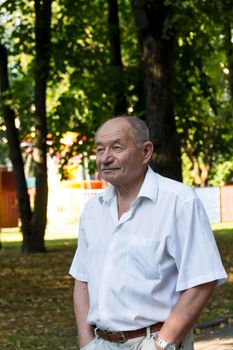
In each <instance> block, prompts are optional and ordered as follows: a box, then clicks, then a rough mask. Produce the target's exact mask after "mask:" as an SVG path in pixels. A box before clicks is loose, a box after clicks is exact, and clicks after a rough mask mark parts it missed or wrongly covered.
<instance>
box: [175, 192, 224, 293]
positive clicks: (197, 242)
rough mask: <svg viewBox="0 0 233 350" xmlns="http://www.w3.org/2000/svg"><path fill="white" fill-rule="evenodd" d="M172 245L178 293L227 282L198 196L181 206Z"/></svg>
mask: <svg viewBox="0 0 233 350" xmlns="http://www.w3.org/2000/svg"><path fill="white" fill-rule="evenodd" d="M174 246H175V259H176V265H177V268H178V279H177V285H176V291H177V292H179V291H182V290H185V289H188V288H192V287H194V286H197V285H200V284H203V283H207V282H211V281H215V280H217V281H218V285H220V284H222V283H224V282H225V281H226V279H227V274H226V272H225V269H224V267H223V265H222V261H221V257H220V254H219V251H218V247H217V244H216V241H215V238H214V235H213V232H212V230H211V227H210V223H209V220H208V217H207V214H206V212H205V209H204V207H203V205H202V203H201V201H200V200H199V199H198V198H197V197H194V198H193V199H192V200H189V201H188V202H186V203H184V204H183V206H182V208H181V209H180V211H179V214H178V217H177V226H176V235H175V241H174Z"/></svg>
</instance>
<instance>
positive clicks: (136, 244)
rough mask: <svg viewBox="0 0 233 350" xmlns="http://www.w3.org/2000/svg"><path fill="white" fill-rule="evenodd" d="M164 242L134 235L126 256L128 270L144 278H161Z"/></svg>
mask: <svg viewBox="0 0 233 350" xmlns="http://www.w3.org/2000/svg"><path fill="white" fill-rule="evenodd" d="M161 255H162V243H161V242H160V241H150V240H148V239H146V238H144V237H138V236H136V235H132V237H131V241H130V245H129V249H128V252H127V257H126V272H127V273H129V274H131V275H134V276H136V277H139V278H142V279H160V278H161Z"/></svg>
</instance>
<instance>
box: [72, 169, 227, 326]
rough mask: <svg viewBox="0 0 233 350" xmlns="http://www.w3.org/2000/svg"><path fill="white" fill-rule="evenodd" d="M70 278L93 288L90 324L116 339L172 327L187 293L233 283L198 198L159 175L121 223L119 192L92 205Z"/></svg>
mask: <svg viewBox="0 0 233 350" xmlns="http://www.w3.org/2000/svg"><path fill="white" fill-rule="evenodd" d="M70 274H71V275H72V276H73V277H74V278H75V279H77V280H80V281H85V282H88V290H89V298H90V310H89V313H88V319H87V321H88V322H89V323H91V324H94V325H96V326H98V327H100V328H102V329H108V330H116V331H117V330H133V329H137V328H142V327H145V326H148V325H151V324H154V323H156V322H160V321H165V320H166V319H167V317H168V315H169V313H170V312H171V310H172V308H173V307H174V305H175V304H176V302H177V299H178V297H179V295H180V292H181V291H183V290H185V289H188V288H191V287H194V286H196V285H199V284H202V283H206V282H210V281H213V280H218V284H221V283H223V282H224V281H225V280H226V278H227V275H226V272H225V270H224V268H223V266H222V262H221V258H220V255H219V252H218V249H217V246H216V243H215V240H214V237H213V233H212V231H211V228H210V224H209V221H208V218H207V215H206V213H205V210H204V208H203V206H202V203H201V202H200V200H199V199H198V198H197V196H196V194H195V192H194V190H193V189H192V188H190V187H188V186H186V185H184V184H182V183H179V182H176V181H173V180H170V179H168V178H165V177H162V176H160V175H158V174H156V173H154V172H153V171H152V169H151V168H148V171H147V174H146V177H145V180H144V182H143V184H142V187H141V189H140V191H139V193H138V196H137V198H136V200H135V201H134V202H133V203H132V205H131V208H130V210H129V211H128V212H126V213H125V214H123V215H122V216H121V218H120V219H118V211H117V199H116V194H115V190H114V187H113V186H111V185H110V186H109V187H108V188H107V189H106V190H105V191H104V192H102V193H101V194H99V195H98V196H96V197H94V198H92V199H91V200H90V201H89V202H88V203H87V205H86V206H85V208H84V210H83V213H82V216H81V221H80V230H79V240H78V249H77V251H76V253H75V256H74V259H73V262H72V265H71V268H70Z"/></svg>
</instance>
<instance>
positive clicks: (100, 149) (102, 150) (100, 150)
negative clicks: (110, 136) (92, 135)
mask: <svg viewBox="0 0 233 350" xmlns="http://www.w3.org/2000/svg"><path fill="white" fill-rule="evenodd" d="M96 152H97V153H101V152H104V149H103V148H97V150H96Z"/></svg>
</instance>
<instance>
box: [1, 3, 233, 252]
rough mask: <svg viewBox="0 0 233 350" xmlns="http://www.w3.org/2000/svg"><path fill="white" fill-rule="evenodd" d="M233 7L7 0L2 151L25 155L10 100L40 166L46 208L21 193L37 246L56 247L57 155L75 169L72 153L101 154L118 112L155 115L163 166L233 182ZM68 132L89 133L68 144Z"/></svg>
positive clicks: (154, 134) (30, 244)
mask: <svg viewBox="0 0 233 350" xmlns="http://www.w3.org/2000/svg"><path fill="white" fill-rule="evenodd" d="M50 10H51V12H50ZM232 16H233V4H232V1H230V0H226V1H224V3H223V2H222V1H220V0H213V1H212V2H207V1H203V0H193V1H190V0H185V1H183V0H173V1H172V0H166V1H165V0H164V1H162V0H157V1H155V0H154V1H153V0H151V1H144V0H141V1H139V0H131V1H130V0H118V1H117V0H108V1H103V0H93V1H92V2H91V3H90V2H89V3H88V2H86V1H84V0H77V1H71V0H53V1H52V0H43V1H42V0H31V1H30V0H29V1H26V0H14V1H13V0H5V1H4V0H1V1H0V21H1V26H0V44H1V47H2V48H3V52H6V53H7V56H8V82H9V84H8V87H6V86H5V88H3V89H2V88H1V102H2V103H1V113H0V137H1V139H0V162H1V163H6V164H8V163H9V159H11V162H12V163H13V164H14V162H13V158H12V153H10V152H9V150H10V144H11V142H10V139H11V141H12V138H14V137H13V136H9V125H7V123H6V118H5V117H4V113H5V112H6V106H8V107H7V108H8V109H9V108H10V110H11V112H12V113H13V119H14V123H12V124H11V126H10V129H12V128H15V132H17V134H18V138H19V144H20V145H21V150H20V152H21V153H22V149H23V150H24V152H23V153H22V156H23V159H24V158H25V152H28V153H30V154H31V158H32V164H33V167H32V169H33V172H34V176H35V177H36V187H37V192H36V193H37V194H36V201H35V207H34V208H29V205H30V204H28V202H27V200H26V199H25V198H26V196H27V195H26V194H25V193H26V192H24V200H23V201H19V206H20V205H22V210H21V220H22V213H23V210H25V206H26V208H27V210H26V211H27V220H29V222H30V226H28V224H26V227H27V230H26V229H25V230H26V231H25V233H24V234H25V237H24V238H25V239H24V243H25V246H24V250H25V251H27V250H36V251H38V250H40V251H43V250H44V245H43V235H44V230H45V225H46V205H47V190H48V189H47V164H46V154H48V153H50V155H56V154H58V153H60V152H61V151H63V153H62V155H63V156H62V157H61V159H60V166H61V174H63V177H64V176H65V175H64V174H65V171H64V168H65V166H66V164H67V161H68V159H69V158H70V156H71V155H73V154H78V153H83V152H86V153H85V154H87V155H89V154H92V153H93V150H94V143H93V140H94V132H95V130H96V129H97V127H98V126H99V124H100V123H102V122H103V121H104V120H106V119H107V118H108V117H109V116H112V115H114V114H119V113H124V112H126V113H127V114H131V115H137V116H139V117H141V118H142V119H144V120H146V122H147V123H148V125H149V128H150V132H151V138H152V141H153V142H154V145H155V153H154V156H153V159H152V166H153V167H154V168H155V169H157V170H158V171H159V172H160V173H161V174H164V175H166V176H169V177H171V178H174V179H178V180H181V179H182V178H183V181H184V182H186V183H188V184H190V185H198V186H205V185H221V184H223V183H227V182H230V181H232V176H233V167H232V165H233V161H232V155H233V142H232V141H233V140H232V126H233V122H232V121H233V102H232V101H233V40H232V30H233V29H232V20H231V19H232ZM4 50H5V51H4ZM2 58H3V56H2V53H1V58H0V59H1V65H2V64H3V63H4V62H3V59H2ZM2 67H3V66H2ZM1 75H2V74H1ZM0 79H1V81H2V76H1V77H0ZM4 111H5V112H4ZM7 128H8V132H7ZM11 131H12V130H11ZM67 131H73V132H77V133H78V137H77V139H75V140H74V142H73V144H72V145H71V146H70V149H68V150H67V151H66V152H65V153H64V150H62V149H61V148H62V147H63V146H62V144H61V142H60V140H61V138H62V135H63V134H64V133H65V132H67ZM83 140H84V141H85V142H83ZM22 145H23V146H22ZM17 147H19V146H17ZM18 166H19V165H18ZM20 166H21V167H22V165H20ZM16 167H17V166H16V165H14V168H15V169H16ZM21 170H22V169H21ZM21 173H22V171H21ZM15 174H16V172H15ZM22 181H24V180H22ZM18 186H19V188H21V191H22V188H24V187H23V186H22V183H21V185H20V182H19V181H18ZM24 191H26V190H24ZM21 203H22V204H21ZM22 222H23V220H22ZM28 229H29V232H31V233H30V235H32V237H33V239H32V241H30V238H28V237H29V233H28ZM35 232H36V233H35ZM27 235H28V236H27ZM35 237H37V238H36V239H35ZM35 242H37V243H35Z"/></svg>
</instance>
